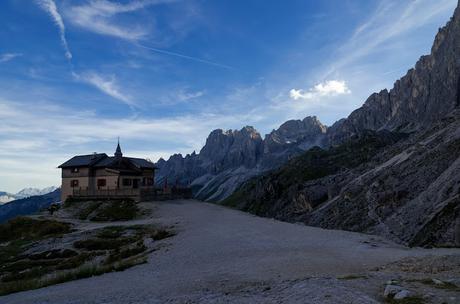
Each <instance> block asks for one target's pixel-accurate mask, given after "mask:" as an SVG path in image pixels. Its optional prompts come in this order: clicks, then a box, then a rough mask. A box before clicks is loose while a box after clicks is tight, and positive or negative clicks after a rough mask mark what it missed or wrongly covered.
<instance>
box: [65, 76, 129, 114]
mask: <svg viewBox="0 0 460 304" xmlns="http://www.w3.org/2000/svg"><path fill="white" fill-rule="evenodd" d="M73 76H74V77H75V79H77V80H79V81H83V82H85V83H88V84H90V85H92V86H94V87H95V88H97V89H99V90H100V91H101V92H103V93H105V94H107V95H109V96H111V97H113V98H115V99H117V100H119V101H122V102H123V103H126V104H127V105H129V106H135V103H134V102H133V100H132V99H131V97H130V96H128V95H127V94H126V93H123V92H122V91H121V89H120V87H119V86H118V85H117V82H116V79H115V76H113V75H110V76H103V75H100V74H97V73H95V72H86V73H82V74H77V73H73Z"/></svg>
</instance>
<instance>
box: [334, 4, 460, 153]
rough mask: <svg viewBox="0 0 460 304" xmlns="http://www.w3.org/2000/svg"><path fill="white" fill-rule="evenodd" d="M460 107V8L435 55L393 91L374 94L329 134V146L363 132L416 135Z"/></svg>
mask: <svg viewBox="0 0 460 304" xmlns="http://www.w3.org/2000/svg"><path fill="white" fill-rule="evenodd" d="M459 105H460V8H459V7H457V9H456V10H455V14H454V16H453V17H452V18H451V20H450V21H449V22H448V23H447V25H446V26H445V27H443V28H441V29H439V32H438V34H437V35H436V38H435V41H434V43H433V47H432V49H431V54H430V55H426V56H422V57H421V58H420V59H419V60H418V62H417V63H416V65H415V68H413V69H410V70H409V71H408V72H407V74H406V75H405V76H403V77H402V78H401V79H399V80H397V81H396V82H395V84H394V86H393V88H392V89H391V90H389V91H388V90H386V89H385V90H382V91H380V92H379V93H374V94H372V95H371V96H369V98H368V99H367V100H366V102H365V103H364V105H363V106H362V107H361V108H359V109H357V110H355V111H353V112H352V113H351V114H350V115H349V116H348V118H347V119H345V120H343V121H340V122H339V123H337V124H334V126H333V127H332V128H330V130H329V132H328V139H329V144H333V145H334V144H338V143H340V142H341V141H343V140H344V139H346V138H350V136H352V135H354V134H359V133H360V132H362V131H363V130H380V129H387V130H390V131H400V132H401V131H402V132H414V131H419V130H422V129H426V128H429V127H430V126H431V125H432V124H433V123H435V122H437V121H439V119H441V118H442V117H444V116H446V115H447V114H448V113H450V112H451V111H453V110H454V109H455V108H456V107H458V106H459Z"/></svg>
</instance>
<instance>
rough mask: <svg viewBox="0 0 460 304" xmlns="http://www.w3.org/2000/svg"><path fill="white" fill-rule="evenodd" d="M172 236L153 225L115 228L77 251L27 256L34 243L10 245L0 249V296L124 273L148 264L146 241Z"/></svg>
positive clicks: (77, 245) (99, 233)
mask: <svg viewBox="0 0 460 304" xmlns="http://www.w3.org/2000/svg"><path fill="white" fill-rule="evenodd" d="M37 235H42V234H40V233H38V234H37ZM45 235H48V234H45ZM52 235H54V234H52ZM172 235H174V233H173V232H169V231H166V230H163V229H157V228H155V227H154V226H150V225H134V226H112V227H105V228H102V229H98V230H96V231H94V232H92V233H91V234H90V236H89V238H87V239H82V240H78V241H75V242H73V244H72V245H73V247H74V249H69V248H60V249H52V250H45V251H43V252H34V253H33V254H24V252H25V249H28V247H29V245H31V244H32V243H33V242H35V241H32V242H31V241H28V240H25V239H21V240H16V241H10V242H8V243H5V244H3V245H4V246H3V247H0V249H1V250H3V251H1V250H0V253H1V252H3V256H1V255H0V257H2V259H3V261H5V263H0V295H5V294H9V293H13V292H18V291H23V290H29V289H36V288H41V287H45V286H49V285H53V284H58V283H62V282H67V281H71V280H77V279H81V278H87V277H91V276H95V275H100V274H103V273H106V272H113V271H123V270H125V269H127V268H129V267H132V266H134V265H139V264H142V263H146V261H147V259H146V255H147V252H148V248H147V246H146V245H145V244H144V241H145V239H149V238H151V239H154V240H160V239H164V238H167V237H170V236H172ZM34 237H35V234H34ZM64 243H65V242H64ZM5 249H8V250H5ZM96 257H99V258H96Z"/></svg>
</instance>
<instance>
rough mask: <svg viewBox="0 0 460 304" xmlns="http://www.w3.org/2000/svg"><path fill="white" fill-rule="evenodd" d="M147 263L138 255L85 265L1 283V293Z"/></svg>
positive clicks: (5, 293)
mask: <svg viewBox="0 0 460 304" xmlns="http://www.w3.org/2000/svg"><path fill="white" fill-rule="evenodd" d="M144 263H147V259H146V257H144V256H143V257H136V258H133V259H129V260H123V261H121V262H116V263H113V264H108V265H97V266H83V267H78V268H77V269H74V270H72V271H67V272H63V273H60V274H58V275H56V276H54V277H49V278H38V277H36V278H33V279H27V280H18V281H13V282H7V283H2V284H0V295H7V294H10V293H14V292H19V291H24V290H31V289H37V288H42V287H46V286H50V285H55V284H59V283H64V282H68V281H73V280H78V279H83V278H89V277H92V276H98V275H101V274H104V273H107V272H115V271H124V270H126V269H128V268H130V267H133V266H136V265H140V264H144Z"/></svg>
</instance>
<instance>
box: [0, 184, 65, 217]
mask: <svg viewBox="0 0 460 304" xmlns="http://www.w3.org/2000/svg"><path fill="white" fill-rule="evenodd" d="M60 201H61V190H60V189H59V188H58V189H56V190H54V191H53V192H50V193H47V194H43V195H37V196H31V197H27V198H22V199H17V200H13V201H10V202H8V203H6V204H3V205H0V223H2V222H5V221H7V220H8V219H11V218H14V217H16V216H18V215H27V214H32V213H35V212H37V211H40V210H41V209H43V208H47V207H48V206H49V205H51V204H52V203H57V202H60Z"/></svg>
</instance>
